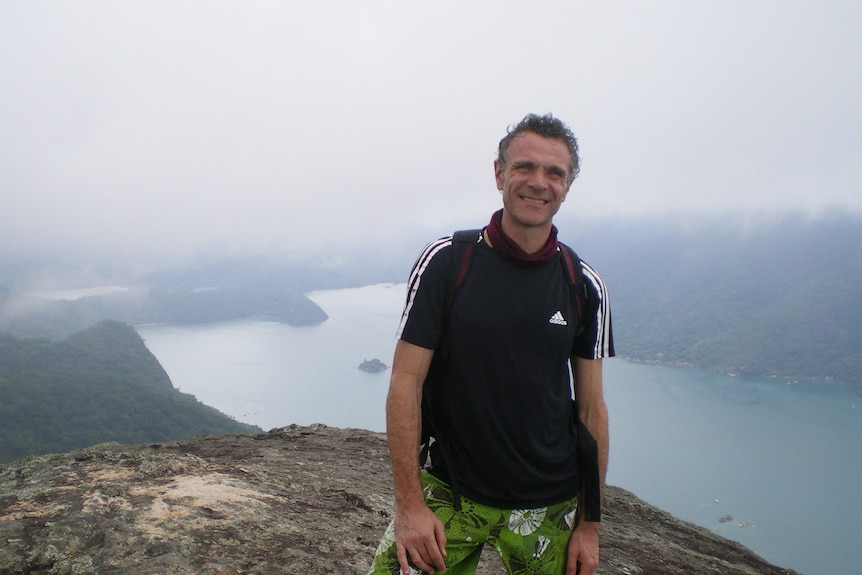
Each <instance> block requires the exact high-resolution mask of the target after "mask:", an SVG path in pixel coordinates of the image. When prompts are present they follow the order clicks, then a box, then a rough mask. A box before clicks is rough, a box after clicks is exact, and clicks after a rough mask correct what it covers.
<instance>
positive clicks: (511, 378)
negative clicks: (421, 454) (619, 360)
mask: <svg viewBox="0 0 862 575" xmlns="http://www.w3.org/2000/svg"><path fill="white" fill-rule="evenodd" d="M453 253H454V250H453V249H452V243H451V238H444V239H442V240H439V241H438V242H434V243H432V244H429V246H428V247H426V249H425V251H424V252H423V254H422V255H421V256H420V258H419V260H417V263H416V265H415V266H414V269H413V272H412V274H411V278H410V284H409V286H408V288H409V294H408V300H407V305H406V306H405V310H404V315H403V317H402V321H401V324H400V326H399V337H400V338H401V339H403V340H405V341H407V342H410V343H413V344H415V345H419V346H422V347H425V348H428V349H435V350H437V354H436V355H437V356H438V357H436V358H435V361H439V360H440V353H439V351H440V349H441V345H442V347H444V348H445V350H446V353H445V358H446V361H445V365H443V367H442V374H441V376H440V378H439V379H438V380H436V381H435V386H437V387H435V392H436V393H435V396H434V397H435V399H434V409H433V411H434V416H433V421H434V429H435V437H436V438H437V442H436V443H434V444H432V448H431V458H432V462H433V469H432V473H434V474H435V475H438V476H439V477H441V478H442V479H444V480H446V481H449V482H451V481H452V480H453V479H454V480H455V481H456V482H457V487H458V489H459V491H460V492H461V493H462V494H463V495H465V496H467V497H469V498H471V499H474V500H475V501H478V502H480V503H484V504H487V505H492V506H495V507H500V508H512V509H515V508H533V507H540V506H544V505H549V504H552V503H557V502H560V501H563V500H565V499H568V498H570V497H573V496H574V495H575V494H576V493H577V489H578V472H577V456H576V449H575V442H576V435H575V432H574V429H573V427H572V404H571V401H570V399H571V386H570V377H569V357H570V355H571V354H573V353H574V354H575V355H578V356H581V357H585V358H588V359H593V358H599V357H609V356H611V355H613V341H612V337H611V332H610V313H609V309H608V305H607V294H606V290H605V287H604V284H603V282H602V281H601V278H600V277H599V276H598V274H596V273H595V271H594V270H592V268H589V266H586V265H585V264H584V266H583V271H584V277H585V280H587V285H588V288H589V289H590V290H591V291H592V292H593V293H591V294H590V297H589V298H588V303H589V305H588V307H587V313H588V314H589V315H588V316H587V329H586V330H585V332H584V333H583V334H582V335H580V336H579V337H577V338H575V334H576V329H577V310H576V309H575V306H574V303H573V301H572V298H571V294H570V285H569V282H568V279H567V278H566V275H565V270H564V267H563V264H562V261H561V256H558V257H557V258H555V259H554V260H553V261H551V262H549V263H547V264H544V265H540V266H537V267H524V266H518V265H515V264H512V263H510V262H507V261H505V260H503V259H502V258H500V257H499V256H498V255H497V253H496V252H495V251H494V250H493V249H492V248H491V247H489V246H488V245H487V244H486V243H484V241H482V242H480V243H478V244H477V245H476V246H475V249H474V255H473V260H472V264H471V266H470V271H469V273H468V274H467V276H466V279H465V280H464V282H463V284H462V285H461V286H460V289H459V292H458V295H457V297H456V298H455V299H454V302H453V304H452V307H451V312H450V314H449V317H448V325H447V320H446V318H445V317H444V315H445V303H444V302H445V298H446V294H447V290H448V289H449V287H448V286H449V282H450V281H451V273H452V256H453ZM444 325H445V326H446V328H445V333H444ZM444 454H445V457H444Z"/></svg>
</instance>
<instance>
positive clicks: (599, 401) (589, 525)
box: [566, 357, 608, 575]
mask: <svg viewBox="0 0 862 575" xmlns="http://www.w3.org/2000/svg"><path fill="white" fill-rule="evenodd" d="M572 373H573V374H574V383H575V398H576V399H577V402H578V415H579V417H580V418H581V421H582V422H583V423H584V425H586V426H587V429H589V430H590V434H591V435H592V436H593V437H594V438H595V439H596V442H597V443H598V447H599V480H600V482H601V491H602V493H604V486H605V476H606V474H607V469H608V408H607V406H606V405H605V397H604V390H603V383H602V360H601V359H583V358H580V357H573V358H572ZM578 564H580V571H577V566H578ZM598 564H599V524H598V523H596V522H591V521H583V520H581V521H579V522H578V525H577V527H576V528H575V531H574V532H573V533H572V538H571V540H570V541H569V559H568V562H567V565H566V574H567V575H575V573H580V574H581V575H591V574H592V573H593V572H594V571H595V569H596V567H598Z"/></svg>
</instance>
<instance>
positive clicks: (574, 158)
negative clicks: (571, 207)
mask: <svg viewBox="0 0 862 575" xmlns="http://www.w3.org/2000/svg"><path fill="white" fill-rule="evenodd" d="M524 132H532V133H534V134H538V135H539V136H544V137H545V138H555V139H557V140H561V141H563V142H564V143H565V144H566V146H568V148H569V155H570V156H571V160H570V161H569V183H570V184H571V183H572V182H574V181H575V178H576V177H578V174H579V173H580V171H581V158H580V157H579V156H578V139H577V138H576V137H575V134H574V133H573V132H572V130H571V129H570V128H569V127H568V126H567V125H566V124H564V123H563V121H562V120H560V119H559V118H555V117H554V116H553V115H552V114H545V115H544V116H539V115H538V114H527V115H526V116H524V119H523V120H521V121H520V122H518V123H517V124H515V125H514V126H510V127H509V129H508V131H507V133H506V136H505V137H504V138H503V139H502V140H500V146H499V148H498V149H497V164H498V165H499V166H500V167H501V168H502V167H505V165H506V153H507V152H508V151H509V144H511V143H512V140H513V139H515V136H517V135H518V134H522V133H524Z"/></svg>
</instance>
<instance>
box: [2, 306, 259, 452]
mask: <svg viewBox="0 0 862 575" xmlns="http://www.w3.org/2000/svg"><path fill="white" fill-rule="evenodd" d="M0 398H2V401H0V437H2V438H3V440H2V442H0V462H2V461H9V460H12V459H15V458H17V457H21V456H24V455H30V454H39V453H51V452H65V451H69V450H72V449H77V448H81V447H86V446H88V445H92V444H95V443H103V442H109V441H116V442H121V443H143V442H152V441H168V440H174V439H183V438H187V437H194V436H198V435H207V434H210V435H217V434H224V433H232V432H238V431H240V432H249V431H255V430H258V428H256V427H254V426H250V425H246V424H243V423H239V422H237V421H235V420H233V419H231V418H230V417H228V416H227V415H225V414H223V413H221V412H219V411H217V410H215V409H213V408H211V407H208V406H206V405H204V404H202V403H200V402H199V401H197V400H196V399H195V398H194V396H192V395H189V394H185V393H181V392H179V391H178V390H177V389H175V388H174V387H173V385H171V381H170V379H169V378H168V375H167V374H166V373H165V371H164V369H162V366H161V365H160V364H159V362H158V361H157V360H156V358H155V357H154V356H153V355H152V354H151V353H150V351H149V350H148V349H147V348H146V346H145V345H144V342H143V340H142V339H141V338H140V336H139V335H138V334H137V332H136V331H135V330H134V329H133V328H132V327H129V326H127V325H123V324H120V323H118V322H112V321H106V322H102V323H99V324H97V325H96V326H93V327H91V328H90V329H88V330H86V331H83V332H80V333H77V334H75V335H72V336H71V337H68V338H66V339H65V340H63V341H60V342H49V341H45V340H33V339H18V338H15V337H13V336H10V335H5V334H0Z"/></svg>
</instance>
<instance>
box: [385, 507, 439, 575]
mask: <svg viewBox="0 0 862 575" xmlns="http://www.w3.org/2000/svg"><path fill="white" fill-rule="evenodd" d="M395 545H396V550H397V554H398V563H399V564H400V565H401V572H402V573H405V574H406V573H410V572H411V571H412V569H411V567H416V568H418V569H421V570H422V571H423V572H424V573H434V572H440V573H444V572H445V571H446V563H445V562H444V560H443V559H444V557H446V534H445V532H444V529H443V523H442V522H441V521H440V520H439V519H438V518H437V516H436V515H434V512H432V511H431V510H430V509H428V507H426V506H425V505H419V506H416V507H415V508H414V509H410V510H400V509H399V510H397V511H396V513H395Z"/></svg>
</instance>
